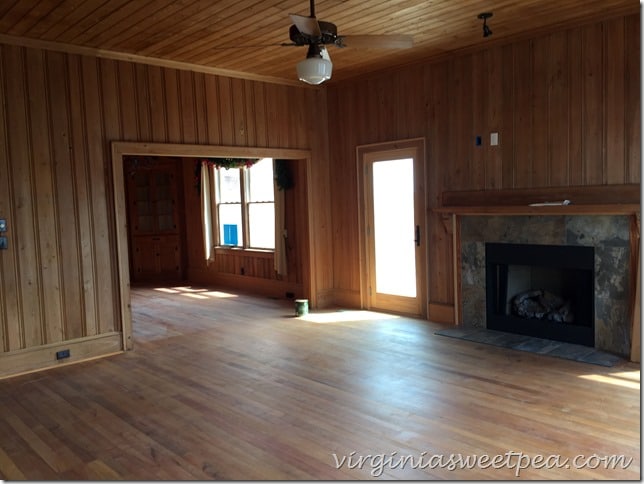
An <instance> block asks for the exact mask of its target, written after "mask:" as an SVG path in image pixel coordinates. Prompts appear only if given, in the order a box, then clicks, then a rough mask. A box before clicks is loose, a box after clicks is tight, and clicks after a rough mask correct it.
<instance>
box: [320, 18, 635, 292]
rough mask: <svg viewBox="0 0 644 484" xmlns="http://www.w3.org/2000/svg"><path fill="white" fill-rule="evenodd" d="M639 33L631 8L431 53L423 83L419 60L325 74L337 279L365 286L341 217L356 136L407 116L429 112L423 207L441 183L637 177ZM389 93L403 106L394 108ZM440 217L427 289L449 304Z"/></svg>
mask: <svg viewBox="0 0 644 484" xmlns="http://www.w3.org/2000/svg"><path fill="white" fill-rule="evenodd" d="M639 32H640V22H639V16H637V15H632V16H627V17H622V18H616V19H613V20H608V21H603V22H597V23H595V24H591V25H586V26H583V27H578V28H574V29H570V30H563V31H559V32H553V33H548V34H544V35H542V36H540V37H537V38H533V39H526V40H522V41H517V42H515V43H511V44H506V45H504V46H497V47H491V48H489V49H482V50H481V51H480V52H477V53H472V54H466V55H462V56H459V57H453V58H448V59H446V60H444V61H441V62H437V63H428V64H427V65H426V66H425V72H427V82H426V83H425V84H424V85H421V86H420V88H419V89H418V88H416V89H410V88H409V86H412V85H417V84H415V82H416V80H417V77H418V73H417V72H418V71H417V67H415V66H414V67H408V68H405V69H399V70H397V71H396V73H391V74H382V75H381V76H380V77H378V76H371V77H370V78H369V79H364V80H354V81H347V82H345V83H342V84H339V85H329V89H328V93H329V108H328V112H329V117H330V119H332V120H334V122H332V123H330V132H329V136H330V139H331V140H332V141H331V143H330V145H329V146H330V150H331V156H330V160H331V176H332V183H331V188H332V213H333V223H334V236H333V243H334V277H335V281H336V287H341V288H343V289H344V288H346V289H347V290H349V291H358V290H359V288H360V283H359V277H358V280H357V281H356V279H355V278H354V277H351V275H353V274H356V273H357V272H356V267H357V266H358V264H359V253H360V250H359V247H358V246H357V242H356V241H357V238H355V240H348V239H349V237H348V236H347V235H346V234H347V233H350V230H351V229H350V228H346V227H345V226H347V225H350V224H351V223H353V220H355V219H356V217H358V216H359V214H358V213H357V209H356V208H353V207H352V205H351V204H350V202H349V199H350V198H351V197H349V196H347V193H354V191H355V176H354V175H352V174H350V173H347V170H351V169H353V170H354V171H355V168H352V167H351V164H347V163H346V160H349V159H351V160H353V158H354V151H355V147H356V145H359V144H365V143H375V142H379V141H387V140H389V139H390V138H391V137H392V135H393V136H394V137H398V138H399V139H400V138H403V137H404V135H405V134H407V132H408V131H407V128H406V126H407V123H408V120H409V119H416V120H418V119H422V120H424V121H420V122H417V124H419V125H420V128H419V129H420V131H419V132H417V133H416V134H415V135H416V136H425V138H426V141H427V187H426V188H427V190H428V195H427V197H428V198H427V199H428V202H429V206H430V207H432V206H434V204H435V203H436V202H435V201H436V200H439V199H440V194H441V192H443V191H445V190H465V189H471V190H494V189H500V188H509V189H520V188H526V189H527V188H539V187H550V186H562V187H565V186H579V185H596V184H599V185H602V184H622V183H639V181H640V171H641V168H640V162H641V153H640V146H639V143H640V140H641V133H640V128H641V123H640V118H639V117H640V111H641V107H640V97H639V96H640V91H639V82H640V70H639V69H640V59H639V53H640V46H639ZM419 91H421V92H419ZM424 97H425V98H426V100H427V101H426V102H420V100H422V99H423V98H424ZM404 99H407V103H405V101H404ZM392 102H393V103H394V104H395V105H397V106H398V105H401V104H406V105H407V106H408V108H407V109H402V110H400V109H393V110H392V109H391V105H392ZM385 119H387V120H388V122H385V121H384V120H385ZM392 126H394V127H400V129H399V130H396V129H394V130H392ZM491 132H498V133H499V135H500V145H499V146H489V133H491ZM476 135H480V136H482V141H483V149H480V150H479V149H478V148H477V147H475V145H474V136H476ZM336 140H340V141H336ZM444 222H445V221H444V220H441V217H439V216H437V215H434V214H432V213H431V212H430V213H429V214H428V223H427V226H428V230H429V238H430V241H431V248H430V250H429V266H430V272H429V279H430V283H429V299H430V302H436V303H441V304H449V303H451V302H452V301H453V289H452V288H453V274H452V269H450V267H448V265H449V264H451V261H452V254H451V235H450V233H449V232H450V229H449V227H448V226H447V225H446V224H445V223H444ZM446 262H447V264H446ZM358 276H359V274H358Z"/></svg>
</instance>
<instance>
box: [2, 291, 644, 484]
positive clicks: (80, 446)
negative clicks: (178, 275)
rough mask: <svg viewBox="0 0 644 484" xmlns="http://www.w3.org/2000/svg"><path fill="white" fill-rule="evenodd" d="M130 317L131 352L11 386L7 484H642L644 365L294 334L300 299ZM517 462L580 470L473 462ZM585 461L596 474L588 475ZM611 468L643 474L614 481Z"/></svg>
mask: <svg viewBox="0 0 644 484" xmlns="http://www.w3.org/2000/svg"><path fill="white" fill-rule="evenodd" d="M132 312H133V329H134V350H133V351H131V352H127V353H125V354H121V355H115V356H112V357H109V358H105V359H101V360H95V361H91V362H86V363H79V364H76V365H71V366H67V367H64V368H57V369H53V370H49V371H46V372H42V373H38V374H31V375H23V376H19V377H16V378H11V379H7V380H3V381H0V405H2V408H3V411H2V412H1V413H0V435H1V436H2V437H0V477H2V478H5V479H37V480H46V479H66V480H67V479H69V480H121V479H126V480H195V479H196V480H210V479H219V480H259V479H276V480H310V479H323V480H353V479H367V478H373V477H380V478H385V479H405V480H413V479H514V478H516V477H519V478H522V479H523V478H524V479H559V480H565V479H639V477H640V427H639V418H640V369H639V366H637V365H635V364H631V363H626V362H624V363H622V364H620V365H619V366H616V367H612V368H606V367H599V366H593V365H589V364H584V363H578V362H573V361H568V360H563V359H557V358H552V357H547V356H541V355H535V354H530V353H525V352H520V351H514V350H509V349H504V348H498V347H494V346H489V345H482V344H477V343H471V342H467V341H461V340H455V339H452V338H446V337H442V336H438V335H436V334H434V333H435V331H436V330H438V329H441V328H442V327H443V326H441V325H437V324H434V323H431V322H428V321H423V320H417V319H411V318H404V317H399V316H394V315H387V314H378V313H373V312H368V311H342V310H337V311H332V310H329V311H320V312H313V313H311V314H310V315H309V317H302V318H295V317H294V316H293V314H294V308H293V303H292V301H285V300H275V299H270V298H264V297H256V296H252V295H247V294H231V293H227V292H226V291H218V290H216V289H213V288H208V287H164V288H154V287H147V288H146V287H134V288H132ZM316 318H317V321H321V320H326V321H327V322H315V321H316ZM507 453H514V454H512V455H519V454H521V455H522V456H524V457H523V458H528V457H534V456H537V455H544V456H550V457H551V458H552V459H554V458H555V457H557V456H560V458H561V459H568V461H566V463H565V464H562V465H558V466H555V465H550V466H543V465H542V466H541V467H539V466H532V467H528V468H526V469H520V470H519V472H518V470H517V469H516V466H515V467H512V466H509V465H507V462H506V465H502V466H496V467H498V468H495V466H491V465H489V464H488V465H485V462H483V464H482V465H473V464H477V462H475V461H472V460H471V459H473V458H474V457H476V458H484V457H486V456H489V457H494V456H497V455H498V456H500V457H504V456H505V457H504V458H506V459H507V458H508V457H507ZM577 455H584V456H586V458H591V459H594V460H591V461H590V462H589V464H590V465H586V466H584V467H583V468H576V466H575V465H573V463H572V459H573V458H574V457H575V456H577ZM613 455H616V456H621V455H623V456H624V458H625V459H632V461H631V462H630V464H629V465H628V466H621V467H620V466H618V467H619V468H616V469H609V468H605V466H603V463H602V462H601V461H600V460H599V459H600V458H601V457H603V456H613ZM593 456H594V457H593ZM361 459H362V460H361ZM429 459H433V460H431V461H430V460H429ZM440 459H443V460H442V462H441V461H440ZM449 459H455V460H452V461H449ZM459 459H461V460H459ZM462 459H470V461H469V463H468V462H465V461H463V460H462ZM343 460H344V463H343V465H340V466H338V462H336V461H339V462H342V461H343ZM515 460H516V459H515ZM449 462H452V465H451V466H450V465H449ZM551 463H552V462H551ZM439 464H442V465H439ZM479 464H480V462H479ZM622 467H626V468H622ZM517 472H518V475H517Z"/></svg>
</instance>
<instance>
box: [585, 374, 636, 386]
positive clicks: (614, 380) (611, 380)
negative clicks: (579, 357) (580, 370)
mask: <svg viewBox="0 0 644 484" xmlns="http://www.w3.org/2000/svg"><path fill="white" fill-rule="evenodd" d="M579 378H583V379H584V380H591V381H596V382H600V383H608V384H610V385H617V386H620V387H626V388H633V389H635V390H639V389H640V372H639V371H621V372H616V373H612V374H610V375H597V374H591V375H579Z"/></svg>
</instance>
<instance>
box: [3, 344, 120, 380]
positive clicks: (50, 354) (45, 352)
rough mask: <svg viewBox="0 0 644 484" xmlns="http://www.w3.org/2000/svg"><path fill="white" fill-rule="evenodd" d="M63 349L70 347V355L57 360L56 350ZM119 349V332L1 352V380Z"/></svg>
mask: <svg viewBox="0 0 644 484" xmlns="http://www.w3.org/2000/svg"><path fill="white" fill-rule="evenodd" d="M64 350H69V353H70V356H69V357H68V358H64V359H61V360H57V359H56V353H57V352H59V351H64ZM122 352H123V336H122V334H121V333H120V332H114V333H106V334H101V335H97V336H87V337H85V338H78V339H74V340H69V341H62V342H57V343H51V344H47V345H43V346H37V347H34V348H27V349H24V350H16V351H11V352H8V353H3V354H0V380H2V379H4V378H11V377H15V376H19V375H24V374H25V373H33V372H36V371H42V370H48V369H51V368H57V367H59V366H67V365H72V364H75V363H80V362H82V361H88V360H93V359H96V358H103V357H105V356H110V355H114V354H117V353H122Z"/></svg>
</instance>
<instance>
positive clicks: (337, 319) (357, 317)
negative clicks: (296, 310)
mask: <svg viewBox="0 0 644 484" xmlns="http://www.w3.org/2000/svg"><path fill="white" fill-rule="evenodd" d="M399 317H400V316H395V315H393V314H385V313H376V312H373V311H333V312H315V313H309V314H305V315H304V316H299V317H297V318H296V319H299V320H301V321H306V322H308V323H316V324H328V323H347V322H353V321H355V322H358V321H374V320H376V319H396V318H399Z"/></svg>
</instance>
